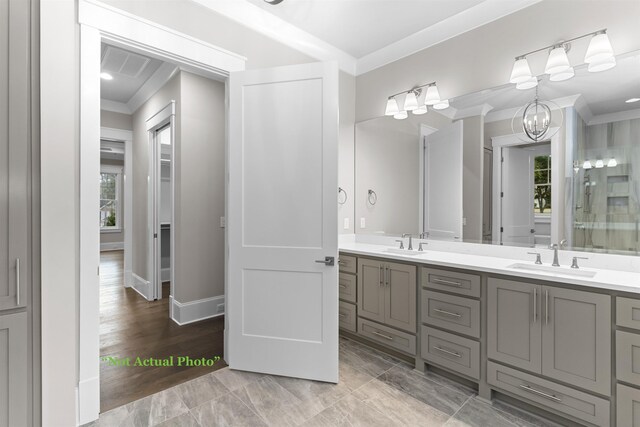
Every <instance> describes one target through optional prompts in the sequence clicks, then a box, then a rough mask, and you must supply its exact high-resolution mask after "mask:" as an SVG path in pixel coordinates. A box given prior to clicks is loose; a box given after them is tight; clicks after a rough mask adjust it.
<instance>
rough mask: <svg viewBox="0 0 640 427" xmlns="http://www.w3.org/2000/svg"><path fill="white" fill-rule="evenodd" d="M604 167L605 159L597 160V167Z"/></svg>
mask: <svg viewBox="0 0 640 427" xmlns="http://www.w3.org/2000/svg"><path fill="white" fill-rule="evenodd" d="M603 167H604V161H602V159H598V160H596V169H600V168H603Z"/></svg>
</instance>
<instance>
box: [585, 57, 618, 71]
mask: <svg viewBox="0 0 640 427" xmlns="http://www.w3.org/2000/svg"><path fill="white" fill-rule="evenodd" d="M615 66H616V57H615V56H611V57H609V58H606V59H603V60H602V61H597V62H592V63H590V64H589V66H588V67H587V69H588V70H589V72H590V73H597V72H600V71H606V70H610V69H611V68H613V67H615Z"/></svg>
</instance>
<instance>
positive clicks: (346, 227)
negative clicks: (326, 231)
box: [343, 218, 349, 230]
mask: <svg viewBox="0 0 640 427" xmlns="http://www.w3.org/2000/svg"><path fill="white" fill-rule="evenodd" d="M343 227H344V229H345V230H348V229H349V218H345V219H344V225H343Z"/></svg>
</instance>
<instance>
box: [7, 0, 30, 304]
mask: <svg viewBox="0 0 640 427" xmlns="http://www.w3.org/2000/svg"><path fill="white" fill-rule="evenodd" d="M29 7H30V2H28V1H25V0H0V69H2V70H3V71H2V72H0V310H2V309H7V308H14V307H17V306H23V305H25V302H26V286H25V279H26V275H25V273H26V271H27V268H26V266H27V258H26V257H27V238H28V228H27V220H28V211H27V202H28V195H29V193H28V179H27V178H28V173H29V170H30V169H29V163H28V153H29V76H30V72H29V71H30V70H29ZM5 71H8V72H5ZM18 260H19V261H18ZM18 267H20V273H18ZM19 278H20V279H21V281H22V283H21V284H20V285H22V286H18V279H19ZM18 293H19V295H17V294H18Z"/></svg>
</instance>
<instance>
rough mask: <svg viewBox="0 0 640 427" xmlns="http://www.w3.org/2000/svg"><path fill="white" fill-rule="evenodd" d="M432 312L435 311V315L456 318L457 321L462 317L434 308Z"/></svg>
mask: <svg viewBox="0 0 640 427" xmlns="http://www.w3.org/2000/svg"><path fill="white" fill-rule="evenodd" d="M433 311H435V312H437V313H440V314H445V315H447V316H451V317H456V318H458V319H459V318H461V317H462V315H461V314H458V313H452V312H450V311H446V310H441V309H439V308H434V309H433Z"/></svg>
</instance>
